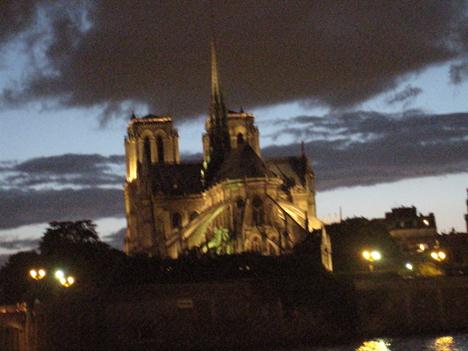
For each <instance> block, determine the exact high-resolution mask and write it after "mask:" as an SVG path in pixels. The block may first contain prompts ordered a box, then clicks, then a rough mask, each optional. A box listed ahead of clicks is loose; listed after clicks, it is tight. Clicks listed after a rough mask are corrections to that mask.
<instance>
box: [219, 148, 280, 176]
mask: <svg viewBox="0 0 468 351" xmlns="http://www.w3.org/2000/svg"><path fill="white" fill-rule="evenodd" d="M273 176H274V174H273V173H272V172H271V171H270V170H269V169H268V167H267V166H266V164H265V162H263V160H262V159H261V158H260V157H259V156H258V155H257V153H256V152H255V151H254V150H253V149H252V147H251V146H250V145H249V144H248V143H245V144H243V145H242V146H240V147H238V148H236V149H232V150H231V151H230V152H229V154H228V156H227V157H226V159H225V160H224V162H223V163H222V165H221V168H220V169H219V171H218V172H217V173H216V177H215V178H216V180H224V179H243V178H259V177H273Z"/></svg>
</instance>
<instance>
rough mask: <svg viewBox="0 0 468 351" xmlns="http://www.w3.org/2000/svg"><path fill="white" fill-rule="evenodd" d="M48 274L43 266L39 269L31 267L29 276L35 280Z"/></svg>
mask: <svg viewBox="0 0 468 351" xmlns="http://www.w3.org/2000/svg"><path fill="white" fill-rule="evenodd" d="M46 275H47V272H46V271H45V269H43V268H39V269H34V268H33V269H31V270H30V271H29V276H30V277H31V278H33V279H34V280H41V279H43V278H44V277H45V276H46Z"/></svg>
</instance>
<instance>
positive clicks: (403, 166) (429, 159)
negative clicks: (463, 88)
mask: <svg viewBox="0 0 468 351" xmlns="http://www.w3.org/2000/svg"><path fill="white" fill-rule="evenodd" d="M279 122H280V123H283V125H285V123H286V120H284V121H279ZM286 134H287V135H290V136H292V137H293V138H294V139H295V140H298V139H303V140H307V142H306V143H305V149H306V152H307V153H308V155H309V156H310V157H311V158H312V160H313V165H314V170H315V174H316V177H317V188H318V190H328V189H334V188H337V187H349V186H355V185H372V184H377V183H383V182H392V181H396V180H400V179H404V178H411V177H421V176H429V175H442V174H449V173H459V172H468V157H467V155H468V137H467V135H468V113H458V114H447V115H428V114H423V113H421V112H419V111H408V112H406V113H404V114H402V115H392V114H382V113H376V112H352V113H344V114H338V115H327V116H324V117H317V116H299V117H296V118H293V119H289V120H287V126H285V127H284V128H283V129H281V130H279V131H277V133H275V134H274V135H272V138H276V137H279V136H283V137H284V136H285V135H286ZM299 150H300V149H299V145H298V144H297V143H292V144H286V145H277V146H269V147H267V148H265V149H264V150H263V151H262V154H263V155H264V156H267V157H268V156H275V157H280V156H286V155H291V154H298V151H299Z"/></svg>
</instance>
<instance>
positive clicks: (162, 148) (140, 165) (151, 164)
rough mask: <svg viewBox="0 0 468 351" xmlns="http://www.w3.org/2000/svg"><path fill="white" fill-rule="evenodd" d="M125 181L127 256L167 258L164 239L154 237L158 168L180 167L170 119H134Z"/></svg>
mask: <svg viewBox="0 0 468 351" xmlns="http://www.w3.org/2000/svg"><path fill="white" fill-rule="evenodd" d="M125 159H126V167H127V170H126V173H127V174H126V181H125V215H126V217H127V233H126V236H125V243H124V249H125V252H127V253H129V254H132V253H134V252H145V253H148V254H155V253H157V254H158V255H160V256H161V257H165V255H166V252H165V250H166V247H165V244H164V241H163V240H162V239H161V236H158V235H154V233H155V230H156V229H155V225H156V222H155V209H154V204H153V196H154V195H153V190H152V189H153V185H154V184H153V182H154V180H153V171H154V169H155V168H156V167H158V165H166V164H179V163H180V155H179V135H178V133H177V130H176V129H175V128H174V126H173V123H172V118H171V117H170V116H155V115H147V116H144V117H136V116H135V115H132V118H131V120H130V122H129V124H128V128H127V137H126V138H125Z"/></svg>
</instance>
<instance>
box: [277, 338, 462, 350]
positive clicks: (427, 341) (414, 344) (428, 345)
mask: <svg viewBox="0 0 468 351" xmlns="http://www.w3.org/2000/svg"><path fill="white" fill-rule="evenodd" d="M270 351H287V349H281V350H279V349H278V350H270ZM288 351H468V334H459V335H453V336H451V335H444V336H439V337H433V336H432V337H431V336H428V337H425V336H422V337H409V338H385V339H378V338H377V339H369V340H365V341H363V342H361V343H356V344H354V345H346V346H345V345H343V346H336V347H323V346H322V347H304V348H298V349H289V350H288Z"/></svg>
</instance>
